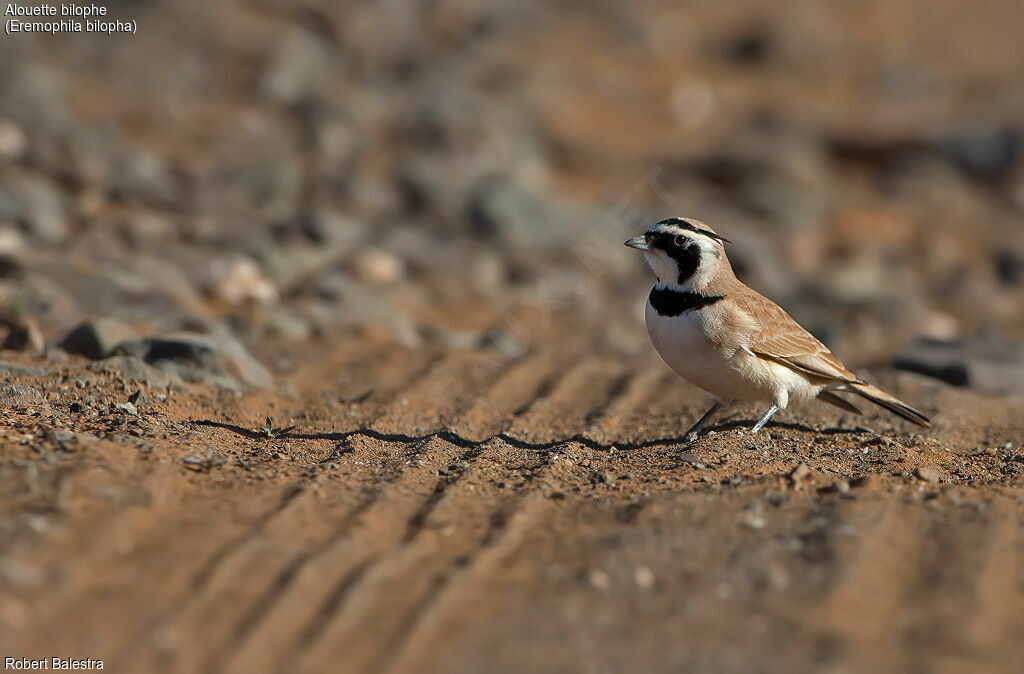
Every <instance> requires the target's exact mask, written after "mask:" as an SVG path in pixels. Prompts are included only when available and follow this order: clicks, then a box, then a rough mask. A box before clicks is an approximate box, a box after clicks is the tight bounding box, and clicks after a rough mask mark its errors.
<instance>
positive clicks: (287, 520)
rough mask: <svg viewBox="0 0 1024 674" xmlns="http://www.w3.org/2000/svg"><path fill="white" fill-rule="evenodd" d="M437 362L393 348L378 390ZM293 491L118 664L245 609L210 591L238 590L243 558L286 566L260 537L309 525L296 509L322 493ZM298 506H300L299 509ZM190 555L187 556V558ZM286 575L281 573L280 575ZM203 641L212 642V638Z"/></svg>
mask: <svg viewBox="0 0 1024 674" xmlns="http://www.w3.org/2000/svg"><path fill="white" fill-rule="evenodd" d="M354 358H355V356H353V359H354ZM437 358H438V356H437V354H429V353H416V352H409V351H406V350H397V349H393V350H390V351H388V352H387V358H386V359H385V362H384V363H382V364H380V369H379V372H380V377H379V378H378V380H377V383H378V386H379V387H381V388H384V389H395V390H400V389H401V387H402V386H403V385H406V384H407V383H410V382H414V381H416V380H417V379H418V378H419V377H421V376H423V375H424V374H425V372H427V371H428V370H429V369H430V367H431V364H432V363H434V362H436V360H437ZM368 458H370V455H368ZM353 463H355V462H353ZM372 463H373V462H366V465H372ZM385 472H386V469H385ZM381 475H382V474H380V475H378V477H377V478H373V480H374V481H375V480H376V479H379V478H380V477H381ZM293 490H294V493H292V494H291V495H290V496H291V498H289V499H287V500H286V501H284V502H282V503H281V504H280V505H279V506H278V507H276V508H274V509H273V510H271V511H269V512H267V513H266V514H265V515H264V516H262V517H260V518H259V519H258V520H256V521H254V522H253V523H251V525H250V526H249V527H248V528H247V529H246V530H245V531H244V532H242V533H241V534H240V535H238V536H236V537H234V538H232V539H231V540H229V541H228V542H226V543H225V544H224V545H223V546H222V547H221V548H219V549H217V550H216V551H215V552H214V553H213V554H212V555H211V556H210V557H209V558H208V559H206V560H205V561H204V562H203V564H202V566H200V567H199V569H198V570H197V571H196V572H195V574H194V575H193V576H192V580H191V581H190V582H189V584H188V585H187V587H185V588H183V589H182V590H181V591H180V593H179V595H178V598H177V599H176V600H175V601H174V602H172V603H171V605H170V606H169V607H168V608H167V609H165V610H164V611H161V612H159V613H158V614H157V615H156V616H155V617H154V618H153V619H151V620H148V621H146V623H145V624H146V626H145V628H144V629H143V631H142V633H141V634H134V635H133V638H131V639H130V640H129V641H128V642H127V643H126V644H125V646H124V647H123V648H122V649H121V651H120V653H121V656H119V657H118V658H117V660H118V661H120V660H122V659H127V660H129V662H130V661H131V659H132V658H135V657H137V656H143V655H145V656H151V655H154V649H153V648H151V647H153V646H154V644H156V643H162V644H165V646H164V648H165V650H167V651H169V652H173V651H174V650H178V649H177V647H176V646H175V643H176V642H179V641H180V639H178V638H177V637H176V633H177V630H175V629H171V626H172V625H174V624H175V623H178V624H184V625H186V626H189V625H191V624H192V623H191V622H190V621H188V620H186V621H184V622H183V621H182V616H183V615H184V616H188V615H191V613H190V612H197V613H201V611H202V609H203V608H205V609H206V610H207V611H209V610H211V607H212V609H216V608H217V607H218V606H223V607H225V608H229V609H230V608H232V607H234V606H238V605H241V604H242V602H241V601H235V602H216V601H215V600H214V599H212V598H209V597H210V587H211V585H212V584H213V583H214V581H216V580H218V579H221V578H223V580H221V581H220V582H221V584H222V585H218V586H217V587H215V588H214V592H215V593H216V592H221V593H225V592H226V593H231V592H235V591H237V586H236V585H235V583H236V581H237V579H238V578H242V577H244V576H241V575H237V574H236V573H228V572H227V571H228V570H229V569H230V568H231V565H232V564H234V565H240V564H243V560H256V561H257V562H264V563H265V564H267V565H268V566H272V564H273V562H274V561H277V562H278V563H281V562H280V557H279V556H278V554H279V553H280V551H279V550H274V549H273V548H270V547H268V546H267V545H266V543H265V542H261V541H260V538H261V537H262V535H263V534H264V532H265V531H267V529H268V527H273V526H274V525H275V522H280V523H281V526H280V527H278V529H284V530H288V529H289V528H291V527H295V526H307V525H308V522H309V520H308V518H307V517H304V516H302V515H300V514H293V509H294V510H295V511H296V512H298V511H301V512H308V509H309V508H310V506H311V505H313V504H315V502H316V501H317V500H318V497H317V494H316V493H315V492H313V491H311V490H308V489H305V488H299V489H297V488H295V487H293ZM296 497H300V498H296ZM296 506H299V507H298V508H296ZM340 507H341V511H342V514H341V515H339V516H340V517H344V512H345V511H346V510H348V509H349V508H350V507H351V505H350V504H344V503H343V504H341V505H340ZM355 507H359V506H358V505H357V506H355ZM327 517H328V518H330V515H329V514H327ZM185 557H186V558H187V555H186V556H185ZM288 563H289V562H288V561H285V562H284V564H285V567H284V568H285V570H286V569H287V564H288ZM257 568H258V567H257ZM285 572H286V571H281V572H280V573H285ZM250 573H252V574H254V575H256V576H257V577H258V573H259V572H258V571H257V570H256V569H252V570H250ZM208 622H212V621H208ZM213 624H220V623H213ZM227 624H230V623H227ZM202 641H203V642H204V643H210V642H209V641H208V640H202ZM155 650H159V649H155ZM185 652H186V653H188V654H189V655H191V654H192V652H191V651H185ZM192 664H194V663H192Z"/></svg>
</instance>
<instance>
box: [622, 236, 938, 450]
mask: <svg viewBox="0 0 1024 674" xmlns="http://www.w3.org/2000/svg"><path fill="white" fill-rule="evenodd" d="M725 243H731V242H729V241H728V240H727V239H725V238H723V237H721V236H719V235H718V234H716V233H715V232H714V230H712V229H711V228H710V227H708V226H707V225H706V224H704V223H703V222H701V221H700V220H695V219H693V218H669V219H667V220H662V221H661V222H659V223H658V224H656V225H654V226H653V227H651V228H650V229H649V230H647V232H645V233H644V234H642V235H640V236H635V237H633V238H632V239H630V240H629V241H627V242H626V245H627V246H629V247H630V248H636V249H637V250H641V251H643V253H644V257H645V258H646V259H647V264H648V265H649V266H650V268H651V271H653V272H654V274H655V275H656V276H657V277H658V283H657V285H655V286H654V288H653V289H651V294H650V296H649V297H648V298H647V311H646V317H647V331H648V332H649V333H650V335H651V341H652V342H654V348H655V349H657V351H658V353H659V354H660V355H661V357H662V358H663V359H664V360H665V362H666V363H668V365H669V367H671V368H672V369H673V370H675V371H676V373H677V374H679V376H681V377H683V378H684V379H686V380H687V381H689V382H690V383H692V384H694V385H696V386H699V387H700V388H702V389H704V390H705V391H707V392H708V393H710V394H711V395H712V396H714V398H715V402H714V404H713V405H712V406H711V409H709V410H708V411H707V413H705V414H704V416H702V417H701V418H700V419H699V420H698V421H697V423H695V424H694V425H693V427H692V428H691V429H690V430H689V431H687V437H694V436H696V434H697V433H698V432H699V431H700V429H701V428H702V427H703V426H704V424H705V423H707V421H708V419H710V418H711V415H713V414H714V413H715V412H716V411H717V410H718V409H719V407H721V406H722V404H723V403H725V402H729V401H734V400H759V401H764V402H767V403H770V404H771V407H769V408H768V411H767V412H766V413H765V414H764V416H763V417H761V419H760V420H759V421H758V422H757V423H756V424H754V426H753V428H752V429H751V431H752V432H753V433H756V432H757V431H759V430H761V428H763V427H764V425H765V424H767V423H768V420H769V419H771V418H772V416H773V415H774V414H775V413H776V412H778V411H779V410H782V409H786V407H787V406H788V405H789V404H790V403H791V402H798V403H802V402H805V401H808V400H811V399H814V398H817V399H818V400H821V401H822V402H826V403H829V404H832V405H835V406H836V407H839V408H841V409H843V410H846V411H848V412H853V413H854V414H859V413H860V410H858V409H857V408H856V407H854V406H853V404H851V403H850V402H849V401H847V400H846V399H844V398H842V397H840V396H839V395H837V393H836V392H838V391H846V392H850V393H855V394H857V395H859V396H861V397H862V398H866V399H868V400H870V401H871V402H873V403H875V404H877V405H881V406H882V407H884V408H885V409H887V410H889V411H890V412H892V413H893V414H896V415H899V416H901V417H903V418H904V419H907V420H909V421H912V422H914V423H915V424H919V425H921V426H930V424H929V422H928V418H927V417H926V416H924V415H923V414H921V413H920V412H918V411H917V410H915V409H914V408H913V407H910V406H909V405H907V404H906V403H903V402H901V401H900V400H897V399H896V398H894V397H893V396H891V395H889V394H888V393H886V392H885V391H882V390H881V389H878V388H875V387H874V386H872V385H871V384H869V383H867V382H866V381H864V380H863V379H861V378H859V377H858V376H857V375H855V374H854V373H852V372H850V371H849V370H848V369H846V367H845V366H844V365H843V364H842V363H841V362H840V361H839V359H838V358H836V357H835V356H834V355H833V354H832V352H831V351H829V350H828V348H827V347H826V346H825V345H824V344H822V343H821V342H819V341H818V340H817V339H815V338H814V337H813V336H812V335H811V334H810V333H809V332H807V331H806V330H804V329H803V328H802V327H800V324H799V323H797V322H796V321H795V320H793V318H792V317H791V316H790V315H789V314H787V313H786V312H785V311H783V310H782V308H781V307H779V305H777V304H775V303H774V302H772V301H771V300H769V299H768V298H766V297H764V296H763V295H761V294H760V293H758V292H757V291H755V290H753V289H751V288H749V287H747V286H746V285H744V284H743V283H742V282H741V281H740V280H739V279H737V278H736V275H735V274H734V273H733V271H732V265H731V264H729V259H728V258H727V257H726V255H725V246H724V244H725Z"/></svg>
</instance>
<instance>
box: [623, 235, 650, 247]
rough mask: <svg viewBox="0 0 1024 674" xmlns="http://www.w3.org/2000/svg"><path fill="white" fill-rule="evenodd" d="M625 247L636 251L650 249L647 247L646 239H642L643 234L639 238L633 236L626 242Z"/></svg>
mask: <svg viewBox="0 0 1024 674" xmlns="http://www.w3.org/2000/svg"><path fill="white" fill-rule="evenodd" d="M626 245H627V246H629V247H630V248H636V249H637V250H650V249H651V247H650V246H648V245H647V239H645V238H644V236H643V234H641V235H640V236H634V237H633V238H632V239H630V240H629V241H627V242H626Z"/></svg>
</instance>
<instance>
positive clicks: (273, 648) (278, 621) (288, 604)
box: [224, 366, 550, 672]
mask: <svg viewBox="0 0 1024 674" xmlns="http://www.w3.org/2000/svg"><path fill="white" fill-rule="evenodd" d="M513 370H523V368H513ZM549 374H550V370H549V369H548V368H543V367H542V368H533V367H532V366H531V367H528V368H525V371H523V372H519V373H518V374H516V375H511V374H509V373H505V374H503V375H502V376H500V377H499V378H498V380H497V381H496V382H495V384H494V385H492V390H491V393H490V395H489V396H488V397H489V398H494V399H500V400H504V401H506V402H509V403H512V402H514V401H515V399H516V398H518V397H519V396H515V395H512V396H508V395H505V396H502V395H498V392H499V391H505V392H508V390H509V386H508V384H509V379H510V377H513V378H514V379H515V381H516V382H517V385H516V386H514V387H512V388H514V389H516V390H520V391H534V390H537V389H538V387H539V386H540V385H541V380H542V379H543V378H545V377H548V376H549ZM493 412H494V413H493V414H492V416H491V418H490V419H487V418H486V415H481V417H482V418H483V421H484V422H485V423H487V424H488V425H492V424H494V425H499V424H501V423H503V422H502V421H501V420H502V419H503V418H504V409H503V408H502V407H497V408H494V410H493ZM498 427H499V428H501V426H498ZM423 442H424V443H432V444H433V445H435V446H439V447H443V446H444V445H446V444H447V443H446V442H445V440H444V439H443V438H442V437H440V436H437V435H435V436H432V437H429V438H427V439H424V440H423ZM459 446H464V445H463V444H462V443H459ZM477 451H479V450H478V449H477V448H476V447H475V446H471V447H470V448H469V449H468V450H467V452H464V455H468V454H471V453H473V452H477ZM442 456H443V453H442V452H441V451H435V452H431V453H428V454H427V459H428V461H427V463H428V465H425V466H423V468H424V469H425V472H429V471H430V470H434V471H435V472H436V469H437V468H438V467H443V461H441V457H442ZM434 459H437V460H434ZM430 485H431V486H430V491H424V492H420V491H417V492H416V493H417V494H418V495H419V497H418V498H419V500H418V502H417V501H416V498H415V497H413V498H412V499H411V501H410V499H406V500H405V501H404V503H405V506H402V504H394V503H391V504H385V503H383V502H378V503H377V504H376V505H377V506H378V507H376V508H374V511H373V512H368V513H366V514H365V515H364V516H363V517H362V519H363V520H365V522H364V527H363V528H370V529H372V530H375V531H376V533H377V535H378V536H380V532H385V533H387V532H390V531H391V530H393V529H396V528H397V527H396V525H395V524H387V523H386V522H388V521H393V520H394V517H393V516H394V515H395V514H396V513H397V514H401V513H403V512H404V513H406V514H405V515H404V519H405V521H406V527H405V529H404V531H405V532H406V533H405V537H406V538H408V537H409V534H408V532H409V522H412V521H415V520H421V521H425V514H424V513H425V511H424V507H423V504H424V503H425V502H427V501H430V500H431V496H432V495H433V494H436V493H437V489H438V484H437V483H435V482H430ZM403 486H405V488H406V490H408V489H409V486H408V485H403ZM399 495H400V496H408V494H406V493H400V494H399ZM435 505H436V500H435ZM414 518H415V520H414ZM366 522H369V524H367V523H366ZM374 522H377V526H376V528H375V529H374V528H373V527H372V524H373V523H374ZM420 526H422V525H420ZM371 533H372V531H371ZM345 543H348V544H349V545H348V546H346V545H345ZM398 543H399V541H397V540H396V541H394V542H393V543H392V545H396V544H398ZM368 545H377V546H379V542H374V541H373V540H372V539H371V541H370V542H369V543H367V544H365V545H364V547H365V546H368ZM379 547H381V546H379ZM382 547H386V546H382ZM349 548H354V549H355V550H358V549H359V546H355V545H353V544H352V541H351V540H345V539H344V538H339V540H337V541H332V542H331V544H330V546H329V548H328V549H327V550H325V551H323V553H322V554H321V555H319V556H317V557H316V558H315V559H312V560H310V562H309V565H308V568H306V569H304V570H303V571H302V572H301V573H300V574H297V576H296V578H295V582H294V584H293V585H294V586H293V587H291V588H289V591H287V592H285V593H283V594H282V595H281V596H280V597H278V598H277V600H276V604H275V606H273V608H272V609H271V610H269V611H268V612H267V616H266V618H265V619H264V621H263V622H262V623H261V624H259V625H258V626H256V627H255V628H254V629H253V630H252V631H251V632H250V633H249V634H248V636H247V637H245V638H243V639H242V640H240V642H239V643H238V645H237V646H236V647H235V648H234V652H233V654H231V655H230V656H229V657H228V658H227V663H226V665H225V668H224V670H225V671H229V672H248V671H252V669H251V668H253V667H260V666H261V663H263V664H265V663H267V662H270V661H273V660H275V659H277V660H278V661H279V662H280V663H282V664H281V668H283V669H285V670H286V669H287V668H288V666H287V663H290V662H294V661H295V658H296V657H297V655H298V653H300V652H303V651H305V649H306V648H307V647H308V646H309V645H310V644H312V643H313V642H315V641H316V639H317V638H318V637H319V635H320V632H321V630H322V625H323V624H324V623H325V622H326V621H327V619H328V618H329V616H330V615H332V614H333V613H334V612H335V611H337V610H340V608H341V607H342V606H343V604H344V603H345V601H346V599H347V597H348V596H349V594H350V593H351V591H352V590H353V588H354V587H355V586H356V585H358V584H359V582H360V581H361V580H362V578H363V576H364V575H365V574H366V572H367V571H368V569H369V568H371V567H372V565H373V561H374V560H375V559H376V558H377V556H379V554H381V553H380V552H376V551H371V552H370V553H367V554H366V555H364V556H363V558H362V559H357V560H352V559H350V557H351V555H352V554H353V551H352V550H350V549H349ZM314 566H315V567H316V568H314ZM339 569H340V572H339ZM325 576H326V578H325ZM330 578H334V579H335V580H333V581H331V580H330ZM332 582H333V589H332V590H331V591H330V592H328V594H327V599H326V601H325V602H323V603H322V604H321V606H320V608H319V610H318V611H316V612H315V613H314V614H313V616H312V617H311V618H310V619H309V621H308V622H305V624H303V623H304V621H303V620H301V619H300V618H296V616H301V615H303V614H305V613H308V611H307V609H308V599H307V597H308V596H316V595H318V594H321V588H322V587H323V585H325V584H327V585H331V584H332ZM282 654H284V655H282Z"/></svg>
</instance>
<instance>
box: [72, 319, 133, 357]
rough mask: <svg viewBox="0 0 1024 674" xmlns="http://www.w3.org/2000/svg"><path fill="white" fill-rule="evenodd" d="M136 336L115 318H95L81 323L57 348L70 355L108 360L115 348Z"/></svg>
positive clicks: (129, 328)
mask: <svg viewBox="0 0 1024 674" xmlns="http://www.w3.org/2000/svg"><path fill="white" fill-rule="evenodd" d="M134 336H135V331H134V330H132V328H131V327H129V326H128V325H125V324H124V323H122V322H121V321H118V320H116V319H113V318H94V319H91V320H88V321H85V322H83V323H79V324H78V325H77V326H76V327H75V328H73V329H72V330H71V332H69V333H68V334H66V335H64V337H62V338H61V339H60V341H58V342H57V346H59V347H60V348H62V349H64V350H65V351H67V352H68V353H75V354H79V355H82V356H85V357H86V358H90V359H92V360H99V359H101V358H106V357H107V356H109V355H110V352H111V351H113V349H114V347H115V346H116V345H117V344H118V343H119V342H122V341H125V340H127V339H130V338H132V337H134Z"/></svg>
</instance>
